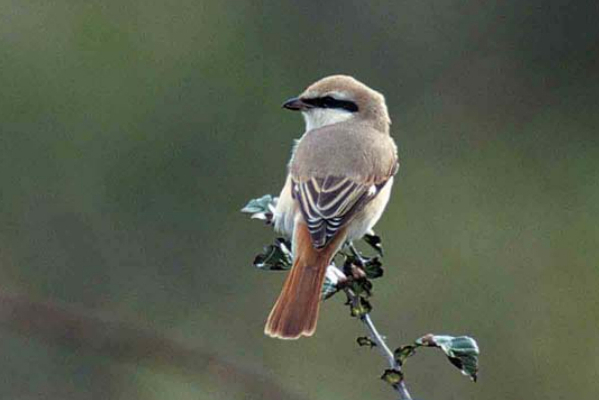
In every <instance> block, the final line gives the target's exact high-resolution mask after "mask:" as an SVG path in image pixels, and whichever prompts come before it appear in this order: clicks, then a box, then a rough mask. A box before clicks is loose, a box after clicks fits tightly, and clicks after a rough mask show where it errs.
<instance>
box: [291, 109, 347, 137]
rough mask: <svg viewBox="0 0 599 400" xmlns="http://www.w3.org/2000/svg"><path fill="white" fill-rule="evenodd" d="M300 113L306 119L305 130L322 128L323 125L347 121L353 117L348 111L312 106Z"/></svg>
mask: <svg viewBox="0 0 599 400" xmlns="http://www.w3.org/2000/svg"><path fill="white" fill-rule="evenodd" d="M302 115H303V116H304V120H305V121H306V132H308V131H311V130H313V129H318V128H322V127H323V126H327V125H332V124H336V123H338V122H343V121H347V120H348V119H350V118H352V117H353V113H351V112H349V111H345V110H338V109H334V108H313V109H311V110H309V111H304V112H302Z"/></svg>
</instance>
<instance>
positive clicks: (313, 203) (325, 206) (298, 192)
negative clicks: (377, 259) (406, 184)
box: [292, 163, 399, 248]
mask: <svg viewBox="0 0 599 400" xmlns="http://www.w3.org/2000/svg"><path fill="white" fill-rule="evenodd" d="M398 168H399V164H397V163H395V165H394V167H393V168H392V170H391V171H389V172H390V173H389V175H388V176H385V177H383V178H379V179H375V178H371V179H366V180H358V179H354V178H350V177H347V176H346V177H339V176H327V177H325V178H318V177H311V178H309V179H304V180H296V179H293V178H292V184H293V189H292V195H293V197H294V198H295V199H296V200H297V201H298V202H299V205H300V210H301V212H302V215H303V217H304V220H305V221H306V223H307V225H308V229H309V231H310V236H311V238H312V244H313V245H314V247H316V248H321V247H324V246H325V245H326V244H327V243H328V242H329V240H330V239H331V238H332V237H333V236H335V234H336V233H337V231H338V230H339V229H341V228H342V227H343V226H345V225H346V224H347V223H348V222H349V221H350V220H351V219H352V217H353V216H355V215H356V213H357V212H359V211H361V210H362V209H363V208H364V206H365V205H366V204H368V203H369V202H370V201H371V200H372V199H374V198H375V197H376V196H377V194H378V193H379V192H380V191H381V189H382V188H383V187H384V186H385V184H386V183H387V181H388V180H389V178H391V177H392V176H393V175H394V174H395V173H396V172H397V170H398Z"/></svg>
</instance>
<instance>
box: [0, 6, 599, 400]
mask: <svg viewBox="0 0 599 400" xmlns="http://www.w3.org/2000/svg"><path fill="white" fill-rule="evenodd" d="M598 12H599V8H598V6H597V3H596V2H595V1H576V2H575V1H558V0H553V1H540V0H518V1H516V0H509V1H504V2H481V1H472V0H470V1H456V0H438V1H410V2H407V1H374V2H364V1H344V2H316V1H301V2H300V1H280V0H279V1H263V2H260V1H252V2H250V1H245V2H242V1H237V2H233V1H199V0H194V1H191V0H189V1H184V0H171V1H169V2H158V1H141V0H123V1H101V2H100V1H87V2H79V1H61V0H56V1H52V2H42V1H34V0H30V1H8V0H1V1H0V88H1V92H0V183H1V192H0V291H1V292H2V293H10V294H15V293H16V294H21V295H23V296H26V297H27V298H30V299H33V300H35V301H40V302H46V301H51V302H56V303H58V304H66V305H74V306H76V307H78V309H83V310H86V311H85V312H86V313H89V314H90V315H91V314H94V313H98V314H101V315H108V316H110V317H111V318H115V319H117V320H125V321H140V322H141V323H143V324H145V325H146V326H149V327H151V328H152V329H155V330H156V331H158V332H160V333H161V334H164V335H165V337H168V338H173V340H177V341H178V342H180V343H184V344H185V345H186V346H190V347H193V348H197V349H204V350H206V351H208V352H212V353H215V354H217V355H218V357H223V358H224V359H227V360H230V361H233V362H234V363H237V364H238V365H240V366H243V367H244V368H247V369H249V370H255V371H260V374H261V376H262V377H263V379H265V382H266V381H273V382H276V383H278V384H280V385H281V386H282V387H284V388H286V390H289V392H290V393H296V394H299V395H302V396H303V397H304V398H306V399H325V398H326V399H347V400H349V399H364V398H369V399H390V398H393V396H394V394H393V392H391V390H390V389H389V388H388V387H387V386H386V385H385V384H384V383H382V382H381V381H379V380H378V377H379V376H380V374H381V372H382V370H383V369H384V368H385V363H384V360H383V359H382V358H381V357H380V356H379V354H378V353H376V351H369V350H367V349H364V348H358V347H357V345H356V344H355V338H356V337H357V336H359V335H362V334H363V328H362V327H361V326H360V324H359V323H357V322H356V321H354V320H352V319H351V318H350V317H349V315H348V311H347V309H346V308H345V307H344V306H343V305H342V299H341V298H340V297H339V298H334V299H332V300H330V301H328V302H326V303H325V305H324V307H323V310H322V313H321V318H320V323H319V327H318V331H317V333H316V335H315V336H314V337H313V338H311V339H307V340H300V341H296V342H283V341H276V340H273V339H268V338H266V337H265V336H264V335H263V333H262V330H263V324H264V321H265V318H266V316H267V315H268V312H269V311H270V308H271V306H272V304H273V302H274V300H275V298H276V296H277V295H278V292H279V290H280V287H281V283H282V281H283V278H284V274H282V273H270V274H269V273H263V272H260V271H257V270H255V269H254V268H253V267H252V266H251V262H252V260H253V257H254V255H255V254H256V253H257V252H258V251H259V250H260V249H261V248H262V246H263V245H265V244H267V243H269V242H270V240H271V239H272V238H273V233H272V232H271V231H270V230H269V229H267V228H265V227H263V226H261V225H260V223H256V222H251V221H249V220H248V218H247V217H246V216H244V215H242V214H240V213H239V209H240V208H241V207H242V206H243V205H244V204H245V202H246V201H247V200H248V199H250V198H253V197H258V196H261V195H262V194H265V193H273V194H277V193H278V191H279V190H280V187H281V186H282V184H283V181H284V177H285V169H284V166H285V164H286V162H287V159H288V157H289V151H290V147H291V143H292V140H293V139H294V138H297V137H299V135H300V134H301V133H302V130H303V121H302V120H301V118H300V116H299V115H296V114H293V113H289V112H286V111H284V110H281V108H280V105H281V103H282V101H283V100H285V99H287V98H288V97H291V96H293V95H295V94H297V93H299V92H300V91H301V90H303V89H304V87H305V86H307V85H308V84H309V83H311V82H313V81H315V80H316V79H318V78H321V77H323V76H326V75H330V74H334V73H346V74H351V75H354V76H356V77H357V78H358V79H360V80H362V81H364V82H365V83H367V84H368V85H370V86H372V87H374V88H376V89H378V90H380V91H381V92H383V93H384V94H385V95H386V97H387V103H388V105H389V108H390V112H391V117H392V119H393V126H392V134H393V136H394V137H395V139H396V141H397V142H398V145H399V149H400V150H399V151H400V157H401V162H402V168H401V171H400V173H399V176H398V179H397V182H396V183H397V184H396V186H395V189H394V193H393V197H392V200H391V202H390V204H389V207H388V209H387V213H386V215H385V217H384V219H383V220H382V221H381V223H380V224H379V225H378V228H377V232H378V233H379V234H381V235H382V236H383V239H384V242H385V244H386V249H387V256H386V258H385V265H386V268H387V273H386V276H385V277H384V279H382V280H379V281H377V282H376V288H375V298H374V299H373V303H374V305H375V310H374V313H373V318H374V319H375V321H376V322H377V325H378V327H379V329H381V330H382V331H383V332H384V333H385V334H386V335H387V337H388V339H389V341H390V343H391V344H392V345H394V346H397V345H400V344H404V343H407V342H409V341H411V340H413V339H415V338H417V337H419V336H421V335H423V334H425V333H428V332H435V333H447V334H454V335H457V334H470V335H473V336H475V337H476V338H477V339H478V341H479V344H480V346H481V349H482V356H481V368H482V371H481V375H480V379H479V382H478V383H477V384H471V383H470V382H469V381H468V379H466V378H463V377H461V376H459V373H458V372H457V371H456V370H455V369H453V368H452V367H451V366H450V365H449V364H448V363H447V362H446V361H445V360H444V359H443V357H442V356H441V355H440V354H437V353H436V352H434V351H422V352H420V353H419V355H418V357H416V358H414V359H413V360H410V363H409V364H408V366H407V379H408V383H409V387H410V389H411V391H412V393H413V395H414V396H415V397H416V398H418V399H426V400H433V399H478V400H483V399H489V400H491V399H493V400H494V399H513V400H522V399H566V398H567V399H591V398H595V397H596V396H597V393H599V350H598V349H599V334H598V333H597V331H598V329H597V328H598V325H599V290H598V287H599V268H598V267H599V265H598V264H597V263H598V260H599V246H598V243H599V100H598V99H599V97H598V96H599V24H598V23H597V17H598V15H599V13H598ZM0 314H1V313H0ZM29 333H30V334H31V335H29ZM42 334H43V333H42ZM109 334H110V332H107V333H106V335H109ZM221 372H222V371H221ZM225 376H226V374H225ZM261 397H262V395H260V394H257V392H255V391H253V390H252V388H251V387H247V386H244V385H239V384H238V383H236V382H230V383H228V381H227V379H226V378H225V379H223V378H222V376H221V377H220V378H219V379H215V377H214V376H213V374H212V373H211V372H210V371H207V372H206V373H192V374H187V373H185V371H180V370H171V369H169V368H163V367H162V366H161V365H156V364H147V363H144V362H143V360H140V362H122V361H117V360H115V359H114V358H112V357H110V356H106V355H103V354H102V352H93V351H91V352H90V351H88V350H86V349H85V348H84V346H81V347H73V346H61V345H55V344H51V343H46V342H44V341H43V340H39V336H36V334H35V333H34V332H26V331H25V332H21V333H15V331H14V330H11V329H10V326H7V325H6V324H3V323H0V398H1V399H128V400H135V399H150V400H151V399H207V400H212V399H257V398H261Z"/></svg>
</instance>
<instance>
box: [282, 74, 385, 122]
mask: <svg viewBox="0 0 599 400" xmlns="http://www.w3.org/2000/svg"><path fill="white" fill-rule="evenodd" d="M283 107H284V108H286V109H288V110H294V111H301V112H302V114H303V116H304V119H305V121H306V131H311V130H313V129H318V128H322V127H323V126H327V125H332V124H336V123H340V122H345V121H350V120H353V121H355V122H364V123H369V124H371V125H372V126H373V127H374V128H375V129H377V130H379V131H381V132H385V133H388V132H389V125H390V124H391V120H390V118H389V113H388V111H387V105H386V104H385V97H384V96H383V95H382V94H381V93H379V92H377V91H376V90H373V89H371V88H369V87H368V86H366V85H364V84H363V83H361V82H359V81H358V80H356V79H354V78H353V77H351V76H347V75H332V76H328V77H326V78H323V79H321V80H319V81H316V82H315V83H313V84H312V85H310V86H308V88H307V89H306V90H305V91H304V92H303V93H302V94H300V95H299V96H298V97H294V98H292V99H289V100H287V101H286V102H285V103H284V104H283Z"/></svg>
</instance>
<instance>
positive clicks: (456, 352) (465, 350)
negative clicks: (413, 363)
mask: <svg viewBox="0 0 599 400" xmlns="http://www.w3.org/2000/svg"><path fill="white" fill-rule="evenodd" d="M416 344H417V345H419V346H429V347H438V348H440V349H441V350H443V352H444V353H445V355H446V356H447V358H448V359H449V362H451V363H452V364H453V365H454V366H456V367H457V368H459V369H460V371H462V374H464V375H466V376H469V377H470V379H472V380H473V381H474V382H476V378H477V374H478V356H479V354H480V352H479V349H478V344H477V343H476V340H474V339H472V338H471V337H469V336H458V337H453V336H447V335H432V334H429V335H426V336H423V337H421V338H420V339H418V340H416Z"/></svg>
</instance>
